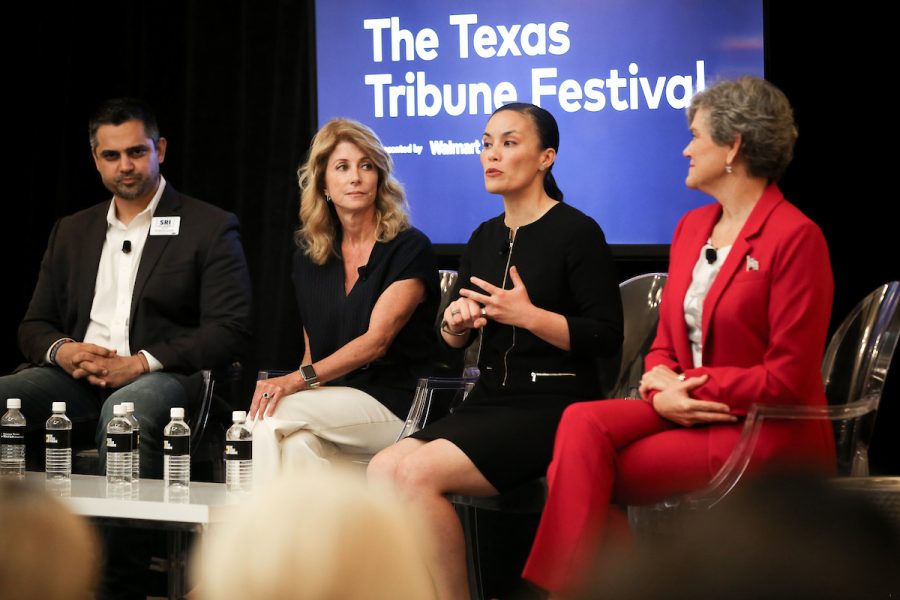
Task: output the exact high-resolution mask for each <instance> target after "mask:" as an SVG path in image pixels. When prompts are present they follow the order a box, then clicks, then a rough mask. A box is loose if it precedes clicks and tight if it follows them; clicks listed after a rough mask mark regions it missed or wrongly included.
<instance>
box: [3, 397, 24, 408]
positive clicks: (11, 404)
mask: <svg viewBox="0 0 900 600" xmlns="http://www.w3.org/2000/svg"><path fill="white" fill-rule="evenodd" d="M6 408H22V399H21V398H7V400H6Z"/></svg>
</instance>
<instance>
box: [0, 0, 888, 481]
mask: <svg viewBox="0 0 900 600" xmlns="http://www.w3.org/2000/svg"><path fill="white" fill-rule="evenodd" d="M50 6H51V5H46V4H43V3H30V4H28V5H19V6H17V7H16V10H15V12H14V13H10V16H8V17H7V18H6V19H4V21H5V28H4V29H5V33H6V35H4V36H3V41H2V44H3V62H4V70H3V72H4V75H5V77H4V79H5V81H4V83H5V85H4V93H3V96H4V97H5V102H4V105H5V106H6V109H5V122H6V124H7V125H8V127H6V128H5V132H6V133H7V135H6V136H5V140H4V141H5V145H6V148H7V151H6V156H7V157H8V158H7V162H6V169H5V170H4V184H5V185H4V188H5V191H6V198H5V200H6V201H5V203H4V205H5V208H6V212H5V218H4V219H3V221H4V225H5V227H4V231H3V235H2V236H0V239H2V250H3V257H4V258H5V262H6V264H7V265H8V269H9V271H10V272H9V274H8V276H7V277H6V281H7V282H8V283H9V284H10V288H8V289H7V290H5V293H4V295H5V297H6V301H5V302H4V313H3V318H2V320H0V327H2V336H3V337H2V340H4V343H3V344H0V360H2V362H0V372H8V371H10V370H11V369H13V368H14V367H15V366H16V365H17V364H18V363H19V362H21V356H20V354H19V352H18V349H17V346H16V329H17V326H18V322H19V320H20V319H21V317H22V315H23V314H24V312H25V308H26V306H27V304H28V301H29V299H30V296H31V292H32V290H33V287H34V283H35V280H36V277H37V271H38V266H39V264H40V259H41V255H42V253H43V250H44V247H45V244H46V240H47V235H48V234H49V232H50V229H51V227H52V225H53V223H54V221H55V220H56V219H58V218H59V217H61V216H63V215H66V214H70V213H72V212H75V211H77V210H80V209H82V208H85V207H87V206H90V205H92V204H95V203H96V202H99V201H101V200H104V199H106V198H108V196H109V194H108V193H107V192H106V191H105V190H104V189H103V187H102V186H101V184H100V182H99V177H98V176H97V173H96V171H95V168H94V165H93V162H92V160H91V156H90V151H89V146H88V142H87V134H86V130H87V119H88V117H89V115H90V113H91V112H92V110H93V109H94V108H95V107H96V106H97V104H99V102H101V101H102V100H104V99H106V98H109V97H113V96H119V95H134V96H139V97H142V98H144V99H145V100H147V101H148V102H149V103H150V104H151V105H152V106H154V107H155V108H156V111H157V113H158V115H159V118H160V126H161V129H162V133H163V135H164V136H165V137H167V138H168V140H169V147H168V152H167V156H166V161H165V163H164V165H163V168H162V170H163V173H164V175H165V176H166V178H167V179H168V181H169V182H170V183H171V184H172V185H173V186H175V187H176V188H177V189H179V190H180V191H182V192H185V193H187V194H190V195H193V196H196V197H198V198H201V199H203V200H206V201H209V202H212V203H215V204H217V205H219V206H222V207H223V208H225V209H227V210H231V211H233V212H235V213H236V214H237V216H238V218H239V219H240V221H241V224H242V232H243V239H244V247H245V250H246V253H247V258H248V261H249V264H250V270H251V276H252V281H253V287H254V300H255V325H254V327H255V332H256V335H255V341H254V344H253V347H252V348H251V349H249V358H248V359H247V360H246V361H245V363H244V364H245V369H244V373H245V377H246V378H247V379H248V383H247V385H250V383H249V380H251V379H252V378H253V377H254V374H255V372H256V369H257V368H258V367H259V366H261V365H262V366H267V367H284V368H294V367H295V366H296V363H297V362H298V360H299V358H300V355H301V335H300V323H299V319H298V315H297V312H296V308H295V306H294V300H293V289H292V284H291V281H290V262H291V255H292V252H293V245H292V240H291V236H292V233H293V230H294V229H295V228H296V225H297V216H296V213H297V203H298V192H297V185H296V168H297V166H298V164H299V163H300V162H301V161H302V160H303V158H304V155H305V153H306V150H307V147H308V144H309V140H310V138H311V137H312V134H313V133H314V127H315V103H316V100H315V64H314V63H315V51H314V15H313V7H312V2H311V1H310V0H296V1H290V0H281V1H278V0H256V1H251V0H242V1H238V0H236V1H233V2H210V1H197V0H183V1H172V2H154V3H134V2H124V1H123V2H89V3H88V2H68V3H63V4H61V5H59V6H55V7H53V8H51V7H50ZM764 6H765V12H766V45H767V46H766V47H767V57H766V72H767V77H768V78H769V79H770V80H771V81H772V82H773V83H775V84H776V85H778V86H780V87H781V88H782V89H783V90H784V91H785V93H786V94H787V95H788V97H789V98H790V99H791V102H792V103H793V105H794V107H795V111H796V118H797V122H798V124H799V128H800V139H799V141H798V144H797V148H796V154H795V160H794V163H793V164H792V166H791V168H790V169H789V170H788V173H787V175H786V176H785V178H784V180H783V182H782V188H783V189H784V191H785V193H786V195H787V196H788V198H790V199H791V200H792V201H793V202H794V203H795V204H797V205H798V206H799V207H800V208H801V209H802V210H803V211H804V212H805V213H806V214H808V215H809V216H810V217H811V218H812V219H813V220H815V221H816V222H817V223H819V225H820V226H821V227H822V229H823V231H824V232H825V236H826V238H827V239H828V242H829V247H830V251H831V258H832V264H833V268H834V275H835V281H836V291H835V309H834V319H833V327H834V326H835V325H836V323H838V322H839V321H840V320H841V319H842V318H843V316H844V315H845V314H846V313H847V312H848V311H849V310H850V308H851V307H852V306H853V305H854V304H855V303H856V302H857V301H858V300H859V299H860V298H861V297H862V296H864V295H865V294H866V293H867V292H869V291H870V290H872V289H874V288H875V287H876V286H877V285H879V284H881V283H884V282H885V281H888V280H891V279H900V267H898V258H897V257H898V252H897V250H896V242H895V239H894V229H895V228H896V227H895V226H894V224H893V223H892V222H891V220H890V219H888V218H886V216H885V214H884V213H885V210H886V209H885V208H884V207H885V206H887V202H888V201H887V200H886V198H885V196H886V194H887V189H886V188H887V186H886V185H885V183H884V182H886V181H890V180H891V179H892V176H893V170H894V168H893V166H892V160H893V154H892V153H881V151H876V150H875V149H876V148H879V147H883V145H884V142H885V141H886V140H889V139H890V138H889V137H888V134H887V127H886V125H885V123H886V122H887V121H888V120H890V114H891V109H892V107H886V108H887V110H882V109H881V105H880V104H879V103H880V102H881V101H882V100H881V98H882V97H883V96H880V95H879V92H878V90H879V86H883V85H884V81H885V80H884V79H883V74H882V72H881V70H880V68H879V66H878V58H877V57H879V56H884V55H885V54H884V52H885V51H886V49H885V48H883V47H882V46H886V44H887V42H886V41H884V42H882V41H881V40H883V39H884V40H889V39H890V38H887V37H884V36H886V31H885V30H886V26H887V20H884V19H879V17H878V15H872V14H870V13H869V12H867V9H865V8H857V7H855V6H853V5H847V6H843V7H839V8H838V7H835V8H832V9H830V10H829V11H825V10H823V9H818V8H816V9H815V10H816V11H817V12H816V13H815V14H812V13H811V9H810V8H807V7H805V6H799V5H798V3H789V2H777V1H768V2H765V3H764ZM13 14H15V15H16V16H12V15H13ZM880 21H884V23H885V24H884V25H881V23H880ZM348 35H358V34H357V33H355V32H348ZM332 93H340V90H333V91H332ZM372 125H373V126H374V127H375V128H376V130H377V123H373V124H372ZM685 143H687V133H686V134H685ZM672 151H673V152H680V151H681V148H673V149H672ZM601 225H602V223H601ZM456 260H457V257H455V256H452V255H451V256H444V257H443V258H442V261H443V263H444V266H447V267H453V266H455V263H456ZM618 267H619V275H620V277H621V278H622V279H624V278H626V277H628V276H631V275H634V274H637V273H641V272H647V271H653V270H665V269H666V257H665V256H634V255H622V256H620V257H619V259H618ZM893 371H894V374H893V376H892V377H893V379H891V378H889V380H888V381H889V387H888V393H887V394H886V397H885V398H884V401H883V403H882V410H881V413H880V415H879V421H878V425H877V428H876V439H875V444H874V446H873V449H872V460H873V465H874V466H875V468H876V470H878V471H880V472H891V473H900V464H898V462H896V459H893V458H892V457H893V456H894V455H900V452H898V450H900V436H892V435H890V432H891V431H896V429H897V427H898V426H900V407H898V404H900V403H898V402H897V400H898V398H897V396H898V393H897V391H896V390H897V389H898V388H900V382H897V381H896V379H897V378H898V377H900V375H898V374H897V372H898V371H900V369H898V368H897V367H895V368H894V369H893ZM248 398H249V397H248Z"/></svg>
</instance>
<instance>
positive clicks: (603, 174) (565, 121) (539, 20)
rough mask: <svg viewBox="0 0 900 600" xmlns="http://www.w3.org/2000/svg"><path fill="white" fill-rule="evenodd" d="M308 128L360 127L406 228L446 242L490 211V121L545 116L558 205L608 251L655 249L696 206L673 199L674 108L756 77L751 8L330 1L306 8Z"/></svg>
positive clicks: (758, 28)
mask: <svg viewBox="0 0 900 600" xmlns="http://www.w3.org/2000/svg"><path fill="white" fill-rule="evenodd" d="M316 47H317V69H318V73H317V76H318V109H319V113H318V118H319V124H320V125H321V124H324V123H325V122H326V121H328V120H329V119H331V118H333V117H336V116H344V117H350V118H353V119H357V120H359V121H362V122H363V123H366V124H367V125H369V126H370V127H372V129H374V130H375V132H376V133H377V134H378V135H379V136H380V137H381V139H382V141H383V142H384V144H385V146H387V147H388V150H389V151H390V152H391V154H392V156H393V158H394V161H395V164H396V176H397V178H398V179H399V180H400V181H401V182H402V183H403V184H404V186H405V187H406V190H407V194H408V197H409V202H410V206H411V209H412V218H413V223H414V224H415V225H416V226H417V227H418V228H420V229H422V230H423V231H424V232H425V233H426V234H427V235H428V236H429V237H430V238H431V240H432V242H434V243H436V244H460V243H465V242H466V241H467V240H468V237H469V234H470V233H471V232H472V231H473V230H474V229H475V227H477V225H478V224H479V223H481V222H482V221H484V220H486V219H488V218H490V217H493V216H495V215H497V214H499V213H500V212H502V211H503V205H502V201H501V200H500V198H499V197H497V196H494V195H491V194H488V193H487V192H486V191H485V190H484V180H483V177H482V171H481V164H480V161H479V156H478V155H479V154H480V152H481V134H482V132H483V131H484V125H485V123H486V122H487V118H488V115H490V113H491V112H493V110H494V109H495V108H496V107H498V106H500V105H502V104H506V103H508V102H512V101H522V102H533V103H535V104H539V105H540V106H543V107H544V108H546V109H547V110H549V111H550V112H551V113H553V115H554V116H555V117H556V119H557V121H558V122H559V126H560V138H561V141H560V148H559V154H558V157H557V162H556V164H555V166H554V168H553V172H554V174H555V176H556V179H557V182H558V183H559V186H560V188H561V189H562V190H563V192H564V193H565V196H566V202H569V203H571V204H572V205H574V206H576V207H578V208H580V209H581V210H583V211H584V212H586V213H588V214H589V215H591V216H593V217H594V218H595V219H596V220H597V221H598V222H599V223H600V225H601V226H602V227H603V229H604V231H605V233H606V236H607V238H608V240H609V242H610V243H613V244H667V243H669V241H670V240H671V237H672V232H673V230H674V228H675V225H676V223H677V220H678V218H679V217H680V216H681V215H682V214H683V213H684V212H685V211H687V210H688V209H690V208H693V207H695V206H699V205H701V204H705V203H707V202H709V201H710V198H708V197H707V196H704V195H703V194H701V193H699V192H695V191H691V190H688V189H687V188H685V186H684V178H685V175H686V174H687V166H688V165H687V160H686V159H685V158H684V157H683V156H682V155H681V151H682V149H683V148H684V146H685V145H686V144H687V143H688V141H689V137H690V136H689V133H688V128H687V121H686V117H685V110H684V109H685V107H686V106H687V105H688V103H689V102H690V98H691V96H692V95H693V94H694V93H695V92H696V91H697V90H699V89H703V88H704V87H706V86H708V85H711V84H712V83H714V82H715V81H717V80H719V79H727V78H733V77H736V76H739V75H742V74H755V75H760V76H761V75H763V15H762V2H761V1H760V0H730V1H727V2H722V1H721V0H682V1H676V2H673V1H672V0H597V1H593V2H591V1H587V0H556V1H555V2H548V1H547V0H515V1H509V0H493V1H491V2H471V1H468V2H464V1H445V2H429V1H419V2H416V1H410V0H406V1H394V0H343V1H342V2H332V1H329V0H319V1H318V2H317V3H316Z"/></svg>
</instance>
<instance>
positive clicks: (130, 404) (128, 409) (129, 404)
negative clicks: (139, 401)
mask: <svg viewBox="0 0 900 600" xmlns="http://www.w3.org/2000/svg"><path fill="white" fill-rule="evenodd" d="M122 406H124V407H125V412H134V402H123V403H122Z"/></svg>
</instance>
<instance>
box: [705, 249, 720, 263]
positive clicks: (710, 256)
mask: <svg viewBox="0 0 900 600" xmlns="http://www.w3.org/2000/svg"><path fill="white" fill-rule="evenodd" d="M718 259H719V253H718V252H717V251H716V249H715V248H713V247H712V246H710V247H709V248H707V249H706V262H708V263H709V264H711V265H712V264H715V262H716V261H717V260H718Z"/></svg>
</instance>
